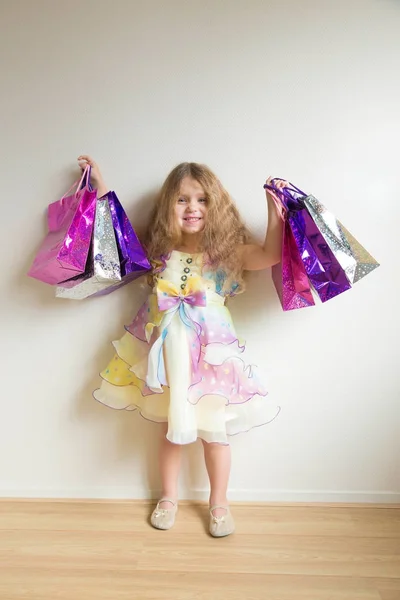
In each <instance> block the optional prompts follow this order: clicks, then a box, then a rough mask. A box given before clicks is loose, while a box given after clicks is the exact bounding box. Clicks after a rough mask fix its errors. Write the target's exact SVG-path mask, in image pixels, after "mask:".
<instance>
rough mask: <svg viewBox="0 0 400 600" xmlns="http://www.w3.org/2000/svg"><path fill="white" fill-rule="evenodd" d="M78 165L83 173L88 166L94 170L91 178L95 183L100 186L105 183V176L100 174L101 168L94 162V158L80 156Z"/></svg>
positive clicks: (84, 155)
mask: <svg viewBox="0 0 400 600" xmlns="http://www.w3.org/2000/svg"><path fill="white" fill-rule="evenodd" d="M78 164H79V167H80V168H81V170H82V171H84V170H85V168H86V167H87V166H88V165H89V166H90V167H91V168H92V171H91V173H90V176H91V178H92V179H93V181H94V183H96V184H99V183H101V182H102V181H103V176H102V174H101V172H100V169H99V166H98V164H97V163H96V162H95V161H94V160H93V158H91V157H90V156H88V155H87V154H81V156H78Z"/></svg>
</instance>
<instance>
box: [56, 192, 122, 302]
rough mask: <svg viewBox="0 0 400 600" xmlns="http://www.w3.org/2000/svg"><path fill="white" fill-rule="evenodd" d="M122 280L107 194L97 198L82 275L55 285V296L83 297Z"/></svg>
mask: <svg viewBox="0 0 400 600" xmlns="http://www.w3.org/2000/svg"><path fill="white" fill-rule="evenodd" d="M120 281H121V266H120V259H119V254H118V246H117V242H116V239H115V233H114V226H113V220H112V215H111V211H110V206H109V202H108V196H105V197H103V198H100V199H98V200H97V202H96V215H95V222H94V229H93V238H92V245H91V250H90V254H89V257H88V262H87V265H86V271H85V274H84V275H83V276H78V277H74V278H72V279H69V280H67V281H64V282H63V283H62V284H61V285H60V286H59V287H57V289H56V297H57V298H70V299H72V300H83V299H84V298H88V297H89V296H93V295H94V294H96V293H98V292H100V291H102V290H105V289H106V288H108V287H110V286H113V285H115V284H116V283H118V282H120Z"/></svg>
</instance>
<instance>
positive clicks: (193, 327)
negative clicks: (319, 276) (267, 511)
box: [78, 155, 282, 537]
mask: <svg viewBox="0 0 400 600" xmlns="http://www.w3.org/2000/svg"><path fill="white" fill-rule="evenodd" d="M78 160H79V162H80V165H81V167H83V166H85V165H86V164H90V165H91V167H92V177H93V181H94V184H95V186H96V187H97V189H98V194H99V197H100V196H102V195H104V194H106V193H107V191H108V188H107V186H106V185H105V183H104V181H103V179H102V175H101V173H100V170H99V168H98V166H97V165H96V163H95V162H93V160H92V159H91V158H90V157H89V156H85V155H83V156H80V157H79V158H78ZM267 202H268V229H267V236H266V241H265V243H264V245H263V246H259V245H256V244H250V243H248V234H247V231H246V228H245V226H244V224H243V222H242V221H241V219H240V216H239V213H238V211H237V208H236V207H235V205H234V203H233V201H232V199H231V198H230V196H229V194H228V193H227V192H226V190H225V189H224V188H223V187H222V185H221V183H220V182H219V180H218V179H217V177H216V176H215V175H214V174H213V173H212V172H211V171H210V169H208V168H207V167H206V166H204V165H200V164H197V163H183V164H180V165H178V166H177V167H176V168H175V169H173V171H172V172H171V173H170V174H169V175H168V177H167V179H166V181H165V183H164V185H163V186H162V188H161V191H160V194H159V197H158V200H157V202H156V205H155V207H154V210H153V214H152V216H151V219H150V224H149V227H148V230H147V235H146V238H145V239H144V244H145V246H146V249H147V252H148V256H149V260H150V262H151V264H152V273H151V275H150V277H149V283H150V285H151V288H152V289H151V293H150V295H149V297H148V300H147V301H146V302H145V304H144V305H143V306H142V308H141V309H140V310H139V312H138V314H137V316H136V317H135V319H134V320H133V322H132V323H131V325H129V327H127V328H126V329H127V330H126V333H125V335H124V336H123V337H122V338H121V339H120V340H119V341H117V342H114V344H113V345H114V348H115V351H116V353H115V356H114V358H113V359H112V360H111V362H110V363H109V365H108V366H107V368H106V369H105V370H104V371H103V372H102V373H101V377H102V380H103V381H102V384H101V386H100V389H98V390H96V391H95V393H94V396H95V398H96V399H97V400H99V401H100V402H102V403H103V404H105V405H107V406H110V407H112V408H118V409H126V410H135V409H138V410H139V411H140V414H141V415H142V416H143V417H144V418H146V419H149V420H151V421H155V422H159V423H163V424H164V426H163V427H164V436H163V439H162V442H161V447H160V457H159V463H160V474H161V482H162V496H161V499H160V500H159V502H158V504H157V507H156V509H155V510H154V512H153V514H152V516H151V523H152V525H153V526H154V527H156V528H158V529H169V528H171V527H172V526H173V524H174V521H175V516H176V513H177V485H178V475H179V468H180V461H181V450H182V445H184V444H190V443H192V442H195V441H196V440H197V438H200V439H201V440H202V443H203V447H204V458H205V464H206V469H207V472H208V476H209V480H210V488H211V491H210V534H211V535H212V536H214V537H221V536H226V535H229V534H231V533H232V532H233V531H234V522H233V518H232V515H231V512H230V510H229V505H228V500H227V488H228V480H229V473H230V466H231V451H230V446H229V444H228V437H227V436H229V435H235V434H237V433H239V432H242V431H248V430H249V429H251V428H252V427H257V426H259V425H262V424H264V423H266V422H267V421H268V420H269V419H268V417H267V402H266V399H265V396H266V394H267V390H266V389H265V387H264V384H263V383H262V382H261V381H260V380H259V379H258V377H257V376H256V374H255V371H254V368H253V367H250V366H247V365H246V363H245V362H244V360H243V355H244V347H243V346H241V345H240V343H239V341H238V338H237V335H236V333H235V329H234V326H233V323H232V320H231V316H230V313H229V311H228V309H227V308H226V306H225V300H226V298H227V297H229V296H234V295H236V294H238V293H240V292H242V291H243V290H244V282H243V272H244V271H246V270H260V269H266V268H268V267H271V266H272V265H274V264H276V263H278V262H279V261H280V256H281V244H282V221H281V219H280V217H279V215H278V211H277V209H276V207H275V204H274V201H273V199H272V197H271V196H270V195H269V194H268V193H267Z"/></svg>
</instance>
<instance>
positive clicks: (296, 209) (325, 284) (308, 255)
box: [265, 179, 351, 302]
mask: <svg viewBox="0 0 400 600" xmlns="http://www.w3.org/2000/svg"><path fill="white" fill-rule="evenodd" d="M274 181H276V179H275V180H272V181H271V183H270V185H268V186H267V185H266V186H265V187H266V189H269V188H270V189H271V190H273V191H274V192H275V193H276V194H277V196H278V197H279V199H280V201H281V202H282V204H283V206H284V207H285V210H286V215H285V218H286V219H287V221H288V223H289V225H290V229H291V231H292V234H293V237H294V240H295V244H296V247H297V249H298V252H299V254H300V258H301V260H302V262H303V265H304V269H305V272H306V273H307V276H308V279H309V281H310V283H311V285H312V286H313V288H314V290H315V291H316V293H317V294H318V296H319V298H320V300H321V301H322V302H326V301H327V300H330V299H331V298H334V297H335V296H337V295H338V294H341V293H343V292H345V291H346V290H349V289H350V288H351V284H350V282H349V280H348V279H347V277H346V273H345V271H344V269H343V268H342V267H341V265H340V263H339V262H338V260H337V259H336V257H335V255H334V254H333V252H332V250H331V249H330V247H329V245H328V244H327V242H326V240H325V238H324V237H323V235H322V233H321V232H320V230H319V229H318V227H317V225H316V224H315V222H314V220H313V219H312V217H311V215H310V214H309V212H308V210H307V207H306V205H305V202H304V199H305V197H306V195H302V192H301V191H300V190H298V189H297V188H295V187H294V186H291V184H288V185H287V186H286V187H284V188H283V189H281V188H277V187H276V186H275V185H274Z"/></svg>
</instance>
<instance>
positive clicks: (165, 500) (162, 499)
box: [157, 498, 176, 510]
mask: <svg viewBox="0 0 400 600" xmlns="http://www.w3.org/2000/svg"><path fill="white" fill-rule="evenodd" d="M161 502H170V503H171V504H172V508H175V506H176V502H175V500H172V499H171V498H160V500H159V501H158V502H157V508H159V506H160V504H161ZM163 510H172V509H171V508H167V509H165V508H164V509H163Z"/></svg>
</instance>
